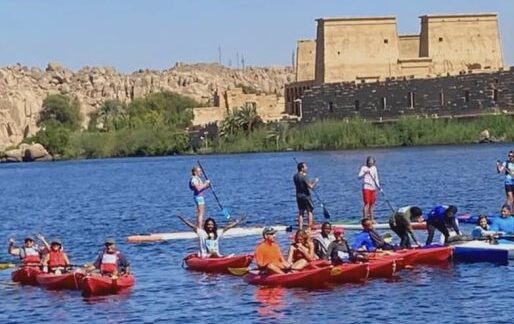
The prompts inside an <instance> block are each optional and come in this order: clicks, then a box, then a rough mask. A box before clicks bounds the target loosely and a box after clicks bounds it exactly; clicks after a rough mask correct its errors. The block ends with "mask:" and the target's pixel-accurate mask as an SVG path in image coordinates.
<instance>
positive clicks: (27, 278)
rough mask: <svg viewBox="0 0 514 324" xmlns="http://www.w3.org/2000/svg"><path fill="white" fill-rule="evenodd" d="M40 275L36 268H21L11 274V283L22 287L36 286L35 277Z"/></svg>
mask: <svg viewBox="0 0 514 324" xmlns="http://www.w3.org/2000/svg"><path fill="white" fill-rule="evenodd" d="M40 273H41V270H40V269H39V268H38V267H22V268H19V269H17V270H14V271H13V273H12V274H11V278H12V281H14V282H19V283H20V284H22V285H31V286H37V284H38V283H37V280H36V278H37V276H38V275H39V274H40Z"/></svg>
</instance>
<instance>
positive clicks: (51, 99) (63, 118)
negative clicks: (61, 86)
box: [37, 94, 82, 131]
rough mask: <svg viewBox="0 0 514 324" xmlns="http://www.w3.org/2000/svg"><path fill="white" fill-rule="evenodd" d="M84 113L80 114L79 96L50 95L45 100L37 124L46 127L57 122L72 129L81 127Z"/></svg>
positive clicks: (53, 125)
mask: <svg viewBox="0 0 514 324" xmlns="http://www.w3.org/2000/svg"><path fill="white" fill-rule="evenodd" d="M81 122H82V115H81V114H80V103H79V101H78V100H77V98H74V99H72V98H70V97H68V96H65V95H61V94H55V95H48V96H47V97H46V98H45V99H44V100H43V108H42V110H41V112H40V114H39V118H38V120H37V125H38V126H40V127H45V126H49V125H52V127H55V126H56V124H59V125H60V126H63V127H65V128H68V129H70V130H72V131H73V130H78V129H80V125H81Z"/></svg>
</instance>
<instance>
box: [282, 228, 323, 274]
mask: <svg viewBox="0 0 514 324" xmlns="http://www.w3.org/2000/svg"><path fill="white" fill-rule="evenodd" d="M315 259H316V256H315V254H314V243H313V242H312V240H311V239H310V237H309V234H307V232H306V231H305V230H303V229H300V230H298V231H297V232H296V234H295V237H294V243H292V244H291V245H290V246H289V252H288V254H287V262H288V263H289V264H291V269H292V270H297V271H299V270H302V269H303V268H305V266H307V264H309V262H311V261H313V260H315Z"/></svg>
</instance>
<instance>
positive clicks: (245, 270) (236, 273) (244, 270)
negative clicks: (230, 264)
mask: <svg viewBox="0 0 514 324" xmlns="http://www.w3.org/2000/svg"><path fill="white" fill-rule="evenodd" d="M248 271H250V270H249V269H248V268H228V272H230V273H231V274H233V275H234V276H244V275H245V274H247V273H248Z"/></svg>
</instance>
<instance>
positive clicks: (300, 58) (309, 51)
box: [296, 40, 316, 82]
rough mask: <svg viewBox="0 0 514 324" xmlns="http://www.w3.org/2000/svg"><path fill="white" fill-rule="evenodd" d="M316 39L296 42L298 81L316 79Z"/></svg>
mask: <svg viewBox="0 0 514 324" xmlns="http://www.w3.org/2000/svg"><path fill="white" fill-rule="evenodd" d="M315 60H316V41H315V40H299V41H298V42H297V43H296V81H297V82H300V81H307V80H314V65H315Z"/></svg>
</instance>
